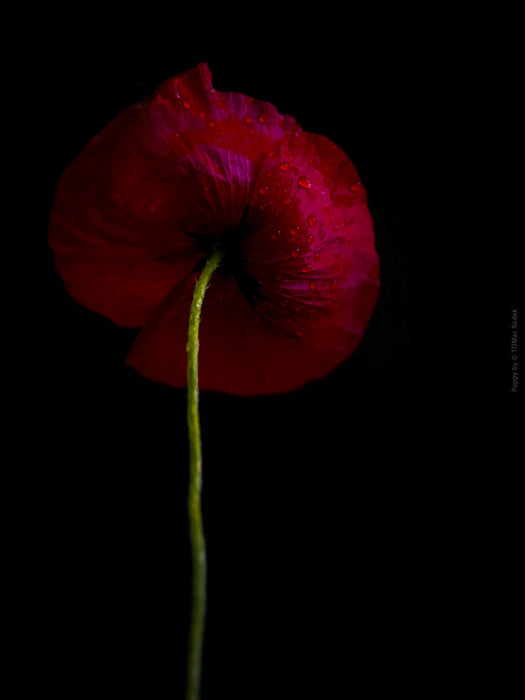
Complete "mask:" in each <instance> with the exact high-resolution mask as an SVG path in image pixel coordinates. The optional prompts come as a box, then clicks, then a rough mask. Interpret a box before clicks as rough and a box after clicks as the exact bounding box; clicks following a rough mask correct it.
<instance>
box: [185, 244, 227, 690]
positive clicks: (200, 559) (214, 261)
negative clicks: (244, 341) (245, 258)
mask: <svg viewBox="0 0 525 700" xmlns="http://www.w3.org/2000/svg"><path fill="white" fill-rule="evenodd" d="M222 255H223V254H222V251H221V250H219V249H216V250H215V251H214V252H213V253H212V254H211V255H210V257H209V258H208V260H207V262H206V265H205V267H204V269H203V270H202V272H201V275H200V277H199V280H198V282H197V284H196V285H195V291H194V292H193V300H192V302H191V310H190V323H189V330H188V344H187V346H186V350H187V351H188V434H189V446H190V483H189V493H188V513H189V521H190V540H191V554H192V562H193V600H192V609H191V621H190V638H189V646H188V677H187V681H186V700H198V698H199V689H200V677H201V664H202V646H203V640H204V617H205V613H206V547H205V541H204V532H203V527H202V513H201V505H200V494H201V486H202V450H201V435H200V423H199V374H198V356H199V323H200V316H201V308H202V302H203V300H204V294H205V292H206V288H207V287H208V283H209V281H210V278H211V276H212V274H213V272H214V270H215V268H216V267H217V265H218V264H219V262H220V261H221V258H222Z"/></svg>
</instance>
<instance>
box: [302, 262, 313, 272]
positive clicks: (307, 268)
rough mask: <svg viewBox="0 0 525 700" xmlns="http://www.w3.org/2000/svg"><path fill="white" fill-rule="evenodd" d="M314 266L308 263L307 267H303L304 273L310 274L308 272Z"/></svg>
mask: <svg viewBox="0 0 525 700" xmlns="http://www.w3.org/2000/svg"><path fill="white" fill-rule="evenodd" d="M311 269H312V266H311V265H310V263H306V265H304V266H303V272H308V270H311Z"/></svg>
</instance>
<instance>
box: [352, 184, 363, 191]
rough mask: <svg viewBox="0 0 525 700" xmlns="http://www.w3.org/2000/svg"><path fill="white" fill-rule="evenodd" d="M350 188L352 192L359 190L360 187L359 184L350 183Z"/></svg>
mask: <svg viewBox="0 0 525 700" xmlns="http://www.w3.org/2000/svg"><path fill="white" fill-rule="evenodd" d="M350 189H351V190H352V192H359V190H360V189H361V187H360V186H359V185H350Z"/></svg>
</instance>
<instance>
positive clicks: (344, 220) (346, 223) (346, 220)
mask: <svg viewBox="0 0 525 700" xmlns="http://www.w3.org/2000/svg"><path fill="white" fill-rule="evenodd" d="M351 223H352V219H343V226H350V224H351Z"/></svg>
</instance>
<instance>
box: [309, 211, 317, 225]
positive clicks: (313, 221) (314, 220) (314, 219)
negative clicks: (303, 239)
mask: <svg viewBox="0 0 525 700" xmlns="http://www.w3.org/2000/svg"><path fill="white" fill-rule="evenodd" d="M307 221H308V226H311V227H312V228H313V227H314V226H315V225H316V223H317V217H316V216H314V215H313V214H310V216H309V217H308V219H307Z"/></svg>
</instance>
